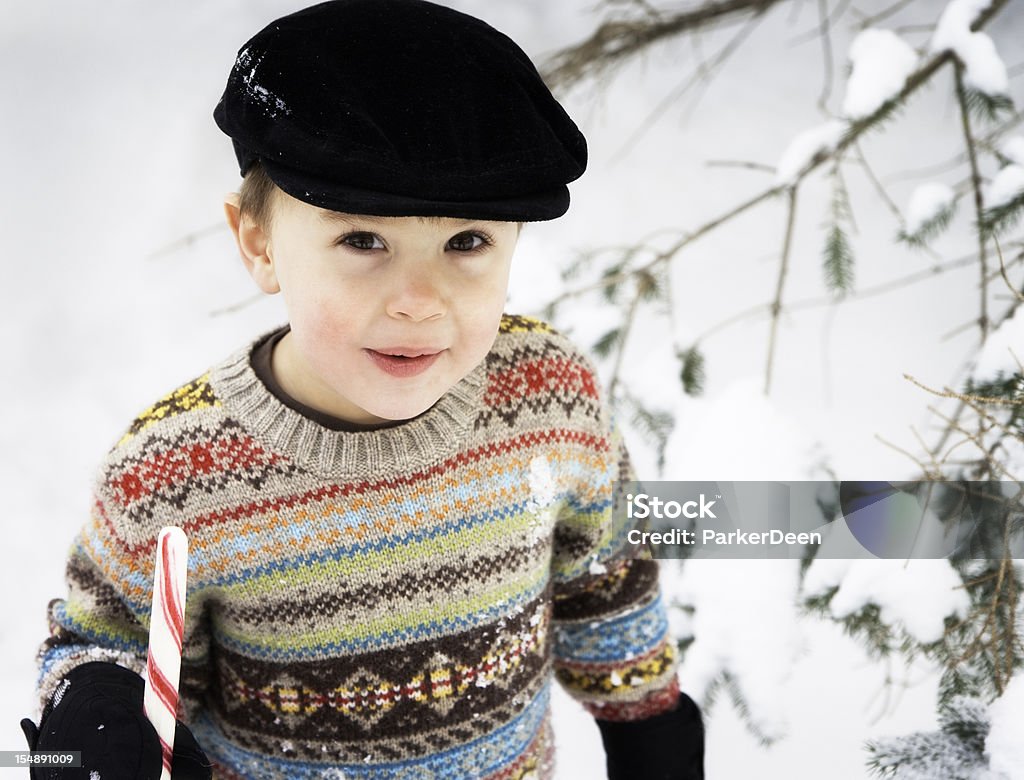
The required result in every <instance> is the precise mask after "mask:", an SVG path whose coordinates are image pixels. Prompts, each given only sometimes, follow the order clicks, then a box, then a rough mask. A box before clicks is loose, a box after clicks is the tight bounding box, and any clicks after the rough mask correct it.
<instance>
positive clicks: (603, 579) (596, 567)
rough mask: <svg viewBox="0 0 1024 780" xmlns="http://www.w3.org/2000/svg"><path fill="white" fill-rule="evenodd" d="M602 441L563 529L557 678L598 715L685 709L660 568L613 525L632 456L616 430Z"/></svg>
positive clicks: (561, 522)
mask: <svg viewBox="0 0 1024 780" xmlns="http://www.w3.org/2000/svg"><path fill="white" fill-rule="evenodd" d="M602 417H603V414H602ZM598 442H599V445H598V447H597V452H598V453H599V457H598V458H596V459H595V461H594V464H593V467H592V470H588V473H587V474H586V475H585V477H584V480H583V481H581V482H580V483H579V491H580V493H581V494H582V495H585V496H586V498H577V499H576V500H572V501H569V502H567V504H566V505H565V507H564V509H563V511H562V513H561V515H560V517H559V518H558V521H557V524H556V528H555V551H554V563H553V566H554V569H553V577H554V582H555V603H554V615H553V617H554V656H555V658H554V665H555V674H556V676H557V679H558V680H559V682H560V683H561V684H562V686H563V687H564V688H565V689H566V690H567V691H568V692H569V694H570V695H571V696H572V697H573V698H575V699H577V700H578V701H580V702H581V703H582V704H583V706H584V707H585V708H586V709H587V710H588V711H589V712H590V713H591V714H593V715H594V716H595V717H598V718H600V719H602V720H609V721H634V720H640V719H644V718H648V717H651V716H653V715H657V714H659V713H662V712H666V711H669V710H671V709H673V708H675V707H676V704H677V702H678V699H679V686H678V682H677V680H676V653H675V646H674V643H673V641H672V639H671V637H670V635H669V631H668V620H667V617H666V613H665V605H664V603H663V601H662V598H661V594H660V591H659V586H658V564H657V561H654V560H652V559H651V557H650V555H649V552H648V551H647V550H646V548H644V547H640V546H637V545H632V544H629V543H628V541H627V538H626V536H627V532H628V531H629V528H627V527H625V526H624V525H623V524H614V523H613V522H612V507H613V506H614V505H615V501H616V495H615V491H617V490H619V488H620V486H621V485H622V483H623V482H626V481H629V480H631V479H633V472H632V468H631V466H630V460H629V455H628V453H627V451H626V448H625V445H624V443H623V441H622V438H621V436H620V435H619V433H618V431H617V430H616V429H615V427H614V426H613V425H611V424H610V423H607V422H603V423H602V430H601V432H600V436H599V438H598Z"/></svg>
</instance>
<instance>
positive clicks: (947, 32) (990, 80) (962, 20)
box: [929, 0, 1010, 95]
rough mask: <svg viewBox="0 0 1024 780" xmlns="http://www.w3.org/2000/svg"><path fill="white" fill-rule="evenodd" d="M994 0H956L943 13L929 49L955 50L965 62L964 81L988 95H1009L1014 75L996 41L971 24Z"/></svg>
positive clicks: (937, 50) (939, 50)
mask: <svg viewBox="0 0 1024 780" xmlns="http://www.w3.org/2000/svg"><path fill="white" fill-rule="evenodd" d="M990 4H991V2H990V0H952V2H950V3H949V5H947V6H946V8H945V10H944V11H943V12H942V16H940V17H939V23H938V25H937V26H936V28H935V33H934V34H933V35H932V40H931V43H930V44H929V49H930V50H931V51H932V52H934V53H936V54H937V53H939V52H943V51H947V50H951V51H952V52H953V53H954V54H956V56H957V57H958V58H959V59H960V61H961V62H963V64H964V83H965V84H966V85H967V86H968V87H972V88H974V89H976V90H978V91H980V92H984V93H985V94H986V95H1006V94H1007V93H1008V92H1009V89H1010V79H1009V76H1008V75H1007V73H1006V64H1005V63H1004V62H1003V61H1002V59H1001V58H1000V57H999V53H998V52H997V51H996V45H995V44H994V43H993V42H992V39H991V38H989V37H988V36H987V35H986V34H985V33H982V32H972V31H971V24H973V23H974V20H975V19H977V18H978V16H979V15H981V13H982V12H984V10H985V9H986V8H988V7H989V5H990Z"/></svg>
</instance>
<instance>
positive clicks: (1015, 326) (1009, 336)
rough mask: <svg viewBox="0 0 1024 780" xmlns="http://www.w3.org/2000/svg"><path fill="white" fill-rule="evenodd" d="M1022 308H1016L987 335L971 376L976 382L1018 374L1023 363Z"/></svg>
mask: <svg viewBox="0 0 1024 780" xmlns="http://www.w3.org/2000/svg"><path fill="white" fill-rule="evenodd" d="M1022 309H1024V307H1018V308H1017V310H1016V311H1015V312H1014V313H1013V316H1012V317H1010V318H1009V319H1007V320H1004V321H1003V322H1002V324H1000V326H999V327H998V328H996V329H995V330H994V331H992V332H991V333H989V334H988V338H987V339H986V340H985V344H984V346H982V348H981V352H980V353H979V355H978V359H977V361H976V362H975V364H974V370H973V371H972V372H971V376H973V377H974V379H975V380H976V381H984V380H989V379H997V378H998V377H1000V376H1010V375H1011V374H1015V373H1018V372H1020V370H1021V368H1020V366H1021V363H1024V313H1022Z"/></svg>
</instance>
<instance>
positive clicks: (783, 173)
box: [775, 120, 847, 185]
mask: <svg viewBox="0 0 1024 780" xmlns="http://www.w3.org/2000/svg"><path fill="white" fill-rule="evenodd" d="M846 128H847V125H846V123H845V122H840V121H838V120H831V121H829V122H825V123H824V124H820V125H815V126H814V127H812V128H810V129H808V130H804V131H803V132H801V133H799V134H798V135H796V136H795V137H794V138H793V140H792V141H790V142H789V146H787V147H786V151H784V152H783V153H782V156H781V157H780V158H779V162H778V164H777V165H776V166H775V184H777V185H779V184H792V183H793V182H794V181H796V178H797V176H798V175H799V174H800V171H802V170H803V169H804V167H805V166H806V165H807V164H808V163H809V162H810V161H811V160H812V159H814V156H815V155H816V154H818V152H830V151H832V150H833V149H835V147H836V145H837V144H838V143H839V141H840V140H841V139H842V137H843V133H844V132H845V131H846Z"/></svg>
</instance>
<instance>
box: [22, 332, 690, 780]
mask: <svg viewBox="0 0 1024 780" xmlns="http://www.w3.org/2000/svg"><path fill="white" fill-rule="evenodd" d="M257 343H259V342H257ZM252 351H253V346H252V345H251V346H250V347H248V348H247V349H245V350H243V351H241V352H239V353H238V354H236V355H234V356H233V357H231V358H229V359H228V360H226V361H224V362H222V363H220V364H219V365H217V366H216V367H214V368H213V369H212V370H211V371H210V372H209V373H207V374H204V375H203V376H201V377H199V378H198V379H196V380H194V381H192V382H189V383H188V384H186V385H184V386H183V387H181V388H180V389H178V390H176V391H175V392H173V393H171V394H170V395H168V396H167V397H165V398H164V399H162V400H161V401H159V402H158V403H157V404H156V405H155V406H153V407H152V408H151V409H149V410H147V411H146V412H144V413H143V414H142V415H141V416H139V417H138V418H137V419H136V420H135V421H134V423H133V424H132V426H131V427H130V429H129V430H128V431H127V433H126V434H125V435H124V437H123V438H122V439H121V440H120V442H118V444H117V445H116V446H115V447H114V449H113V450H112V451H111V452H110V454H109V456H108V457H107V459H106V460H105V462H104V464H103V467H102V470H101V474H100V477H99V480H98V483H97V488H96V494H95V502H94V504H93V507H92V515H91V519H90V521H89V522H88V523H87V524H86V526H85V528H84V529H83V531H82V533H81V534H80V535H79V537H78V538H77V539H76V542H75V545H74V546H73V548H72V551H71V556H70V560H69V563H68V570H67V576H68V585H69V595H68V596H67V598H66V599H63V600H55V601H54V602H51V605H50V620H51V636H50V638H49V639H48V640H47V641H46V642H45V644H44V645H43V648H42V650H41V653H40V664H41V684H40V694H41V697H42V700H43V701H45V700H46V698H47V697H48V696H49V695H50V693H51V692H52V691H53V689H54V687H55V686H56V684H57V683H58V682H59V680H60V678H61V676H62V674H63V673H65V672H67V671H68V670H69V669H70V668H72V667H73V666H75V665H78V664H80V663H84V662H86V661H90V660H97V659H107V660H110V661H113V662H115V663H119V664H121V665H123V666H127V667H129V668H131V669H134V670H136V671H138V672H140V673H142V672H143V671H144V669H145V658H146V642H147V638H146V637H147V628H148V625H149V608H150V600H151V594H152V586H153V585H152V583H153V557H154V556H153V553H154V548H155V538H156V536H157V533H158V531H159V529H160V528H161V526H164V525H168V524H173V525H179V526H181V527H182V528H183V529H184V530H185V532H186V534H187V535H188V537H189V540H190V550H189V564H188V592H187V609H186V615H185V643H184V650H183V659H182V683H181V703H180V706H179V717H180V718H181V719H182V720H183V721H184V722H185V723H187V724H188V725H189V726H190V727H191V728H192V730H193V732H194V733H195V735H196V737H197V739H198V740H199V743H200V745H201V746H202V747H203V748H204V750H205V751H206V752H207V755H208V756H209V757H210V758H211V759H212V760H213V761H214V762H215V776H217V777H223V778H236V777H245V778H291V779H294V778H314V777H317V778H319V777H344V778H347V779H348V780H363V779H364V778H365V779H369V778H445V780H451V779H452V778H488V779H489V780H498V778H501V780H512V779H513V778H526V777H530V778H547V777H550V776H551V774H552V761H553V741H552V734H551V729H550V725H549V712H548V709H549V707H548V698H549V688H550V681H551V678H552V677H555V678H557V680H558V681H559V682H560V683H561V684H562V685H563V686H564V687H565V688H566V689H567V690H568V691H569V693H570V694H571V695H573V696H574V697H575V698H577V699H578V700H579V701H581V702H582V703H583V705H584V706H585V707H586V708H587V709H588V710H590V711H591V712H592V713H593V714H595V715H597V716H598V717H601V718H603V719H607V720H635V719H640V718H645V717H649V716H651V715H655V714H658V713H660V712H662V711H665V710H667V709H670V708H672V707H673V706H674V705H675V703H676V700H677V697H678V687H677V684H676V679H675V659H674V652H673V648H672V644H671V642H670V641H668V635H667V624H666V619H665V612H664V609H663V606H662V603H661V599H660V597H659V593H658V585H657V566H656V563H655V562H654V561H652V560H649V559H648V558H647V557H646V556H643V555H636V554H635V552H634V553H631V552H630V550H632V549H633V548H632V547H631V546H630V545H627V544H625V542H624V533H625V529H620V530H619V531H615V530H613V525H612V523H611V522H610V518H611V506H612V501H613V487H614V483H615V481H616V480H619V479H622V478H626V477H628V476H629V465H628V459H627V457H626V454H625V450H624V448H623V447H622V445H621V443H620V440H619V438H618V436H617V434H616V433H615V432H614V430H613V429H612V427H611V425H610V424H609V421H608V419H607V417H606V414H605V411H604V409H603V407H602V404H601V401H600V399H599V395H598V383H597V380H596V378H595V375H594V373H593V371H592V369H591V368H590V367H589V365H588V364H587V362H586V361H585V360H584V359H583V358H582V357H581V356H580V355H579V354H578V352H577V351H576V350H575V349H574V348H573V347H572V346H571V345H570V343H569V342H568V341H567V340H566V339H565V338H564V337H562V336H560V335H559V334H557V333H555V332H554V331H553V330H552V329H551V328H550V327H548V326H547V325H545V324H544V323H541V322H539V321H537V320H531V319H527V318H523V317H511V316H506V317H504V318H503V320H502V325H501V328H500V332H499V333H498V336H497V339H496V341H495V344H494V346H493V348H492V349H491V351H490V353H489V354H488V355H487V357H486V358H485V359H484V361H483V362H482V363H481V364H480V365H479V366H478V367H477V368H476V369H474V370H473V371H472V372H471V373H470V374H469V375H468V376H467V377H466V378H465V379H463V380H462V381H461V382H460V383H459V384H457V385H456V386H455V387H453V388H452V389H451V390H450V391H449V392H448V393H447V394H445V395H444V396H443V397H442V398H441V399H440V400H439V401H438V402H437V403H436V404H435V405H434V406H433V407H432V408H431V409H430V410H428V411H427V412H425V413H424V414H422V415H420V416H419V417H416V418H414V419H412V420H409V421H406V422H404V423H401V424H399V425H396V426H393V427H390V428H383V429H378V430H373V431H360V432H345V431H334V430H330V429H328V428H326V427H323V426H321V425H319V424H317V423H315V422H313V421H312V420H310V419H308V418H307V417H305V416H303V415H300V414H299V413H297V412H296V411H294V410H293V409H292V408H290V407H289V406H287V405H285V404H283V403H282V402H281V401H280V400H279V399H278V398H277V397H276V396H275V395H274V394H272V393H271V392H270V391H269V390H268V389H267V387H266V386H265V385H264V384H263V383H261V382H260V381H259V379H258V378H257V376H256V374H255V373H254V370H253V367H252V365H251V362H250V355H251V353H252Z"/></svg>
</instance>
